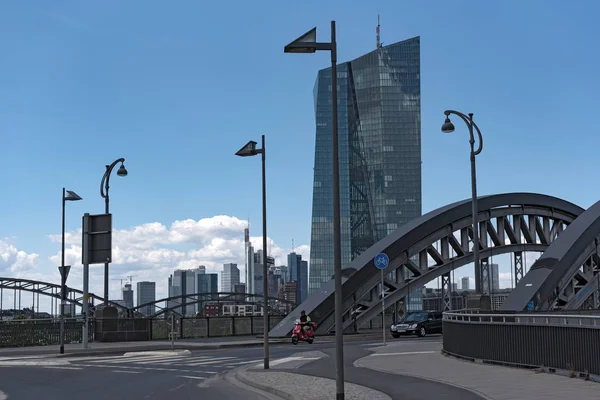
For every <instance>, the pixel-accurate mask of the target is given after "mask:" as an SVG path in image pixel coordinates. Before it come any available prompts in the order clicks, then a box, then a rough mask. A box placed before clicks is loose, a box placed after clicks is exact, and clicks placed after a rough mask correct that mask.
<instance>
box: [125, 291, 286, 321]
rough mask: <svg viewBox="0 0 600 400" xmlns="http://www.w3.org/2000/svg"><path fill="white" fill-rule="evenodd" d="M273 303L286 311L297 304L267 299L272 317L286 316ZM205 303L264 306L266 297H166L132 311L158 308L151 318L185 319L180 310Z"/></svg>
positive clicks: (199, 295) (194, 295) (220, 294)
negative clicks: (178, 317)
mask: <svg viewBox="0 0 600 400" xmlns="http://www.w3.org/2000/svg"><path fill="white" fill-rule="evenodd" d="M271 302H273V303H275V302H278V303H279V304H283V305H285V306H286V311H288V312H289V311H290V310H292V309H293V308H294V307H295V306H296V303H293V302H291V301H287V300H281V299H278V298H276V297H267V310H268V311H269V313H270V314H271V315H283V314H285V313H284V312H282V311H281V310H279V309H277V308H274V307H272V306H271V305H270V304H271ZM160 303H162V304H165V306H164V307H163V306H160V305H159V304H160ZM204 303H217V304H222V305H227V304H230V303H233V304H234V305H262V304H263V303H264V296H263V295H262V294H250V293H236V292H217V293H192V294H185V295H178V296H171V297H165V298H163V299H159V300H155V301H151V302H148V303H144V304H141V305H138V306H136V307H134V308H132V309H131V310H132V311H134V312H137V313H138V315H142V314H141V312H140V310H143V309H144V308H147V307H156V308H158V311H157V312H155V313H154V314H152V315H151V316H148V317H150V318H157V317H159V316H161V315H164V314H166V313H173V314H176V315H178V316H180V317H183V315H181V313H180V312H178V311H177V310H178V309H181V308H183V307H189V306H193V305H195V304H201V305H202V304H204Z"/></svg>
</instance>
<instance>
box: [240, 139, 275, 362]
mask: <svg viewBox="0 0 600 400" xmlns="http://www.w3.org/2000/svg"><path fill="white" fill-rule="evenodd" d="M256 145H257V143H256V142H255V141H253V140H251V141H249V142H248V143H246V145H245V146H244V147H242V148H241V149H239V150H238V152H237V153H235V155H236V156H240V157H251V156H256V155H258V154H261V155H262V214H263V221H262V225H263V242H262V245H263V246H262V247H263V307H264V311H263V330H264V369H269V311H268V308H267V298H268V291H269V286H268V278H269V266H268V258H267V175H266V170H265V157H266V154H265V153H266V148H265V135H262V148H261V149H257V148H256Z"/></svg>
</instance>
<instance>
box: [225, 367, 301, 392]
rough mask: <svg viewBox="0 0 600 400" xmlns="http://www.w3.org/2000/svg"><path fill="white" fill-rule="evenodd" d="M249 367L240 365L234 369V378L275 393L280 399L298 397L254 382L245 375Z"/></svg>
mask: <svg viewBox="0 0 600 400" xmlns="http://www.w3.org/2000/svg"><path fill="white" fill-rule="evenodd" d="M249 368H250V367H242V368H239V369H237V370H235V373H234V377H235V379H237V380H238V381H240V382H241V383H243V384H244V385H247V386H250V387H253V388H255V389H259V390H262V391H265V392H267V393H270V394H273V395H275V396H277V397H281V398H282V399H285V400H297V399H299V397H296V396H294V395H291V394H289V393H286V392H283V391H281V390H279V389H275V388H273V387H271V386H267V385H263V384H260V383H256V382H254V381H253V380H252V379H250V378H249V377H248V376H247V375H246V371H247V370H248V369H249Z"/></svg>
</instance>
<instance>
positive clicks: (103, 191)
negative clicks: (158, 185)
mask: <svg viewBox="0 0 600 400" xmlns="http://www.w3.org/2000/svg"><path fill="white" fill-rule="evenodd" d="M118 163H121V166H120V167H119V170H118V171H117V175H118V176H127V170H126V169H125V159H124V158H119V159H118V160H115V161H114V162H113V163H112V164H110V165H107V166H106V172H105V173H104V175H103V176H102V181H101V182H100V195H101V196H102V197H103V198H104V204H105V207H104V208H105V210H104V212H105V213H106V214H108V213H109V211H108V210H109V198H108V189H109V185H108V181H109V180H110V173H111V172H112V170H113V168H114V167H115V165H117V164H118ZM104 306H105V307H108V263H104Z"/></svg>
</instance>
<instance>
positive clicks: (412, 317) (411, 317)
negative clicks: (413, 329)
mask: <svg viewBox="0 0 600 400" xmlns="http://www.w3.org/2000/svg"><path fill="white" fill-rule="evenodd" d="M426 319H427V313H412V314H408V315H407V316H406V317H405V318H404V319H403V320H402V321H404V322H417V321H423V320H426Z"/></svg>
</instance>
